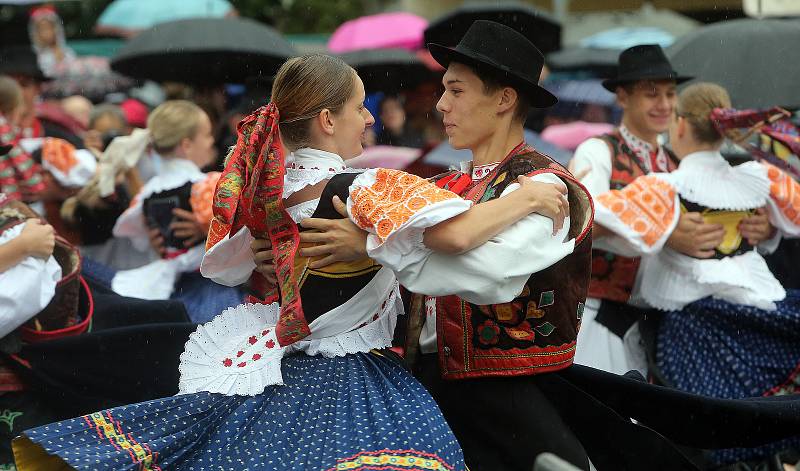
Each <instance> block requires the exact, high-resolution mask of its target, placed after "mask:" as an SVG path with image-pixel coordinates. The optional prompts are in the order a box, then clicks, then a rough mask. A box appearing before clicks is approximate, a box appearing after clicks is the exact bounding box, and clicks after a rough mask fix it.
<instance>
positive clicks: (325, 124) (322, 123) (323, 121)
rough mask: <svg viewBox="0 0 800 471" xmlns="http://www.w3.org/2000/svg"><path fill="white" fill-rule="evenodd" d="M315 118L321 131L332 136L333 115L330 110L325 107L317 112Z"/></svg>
mask: <svg viewBox="0 0 800 471" xmlns="http://www.w3.org/2000/svg"><path fill="white" fill-rule="evenodd" d="M316 119H317V122H318V123H319V127H320V129H321V130H322V132H323V133H325V134H327V135H329V136H332V135H333V128H334V116H333V113H331V110H329V109H328V108H325V109H324V110H322V111H320V112H319V114H318V115H317V118H316Z"/></svg>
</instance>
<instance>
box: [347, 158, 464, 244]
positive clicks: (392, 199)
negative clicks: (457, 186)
mask: <svg viewBox="0 0 800 471" xmlns="http://www.w3.org/2000/svg"><path fill="white" fill-rule="evenodd" d="M373 178H374V180H373ZM447 201H453V202H456V201H463V200H462V199H461V197H459V196H458V195H457V194H455V193H453V192H451V191H448V190H444V189H442V188H439V187H437V186H436V185H434V184H433V183H431V182H429V181H427V180H425V179H423V178H420V177H418V176H416V175H411V174H409V173H405V172H402V171H400V170H391V169H383V168H380V169H376V170H369V171H367V172H365V173H364V174H363V175H362V177H359V179H358V180H357V181H356V182H354V185H353V186H352V187H351V189H350V198H349V204H348V209H349V212H350V215H351V217H352V219H353V222H355V223H356V224H357V225H358V226H359V227H361V228H362V229H364V230H366V231H369V232H371V233H373V234H375V235H377V237H378V238H379V240H380V242H381V243H383V242H385V241H386V239H387V238H388V237H389V236H390V235H391V234H393V233H394V232H395V231H397V230H398V229H400V228H401V227H402V226H403V225H405V224H406V223H407V222H409V221H410V220H411V219H412V218H414V217H415V216H418V215H420V214H421V213H422V212H425V211H430V210H432V208H433V207H434V206H435V205H437V203H443V202H447ZM439 206H441V205H439ZM448 206H449V205H448ZM459 206H461V207H464V208H468V207H469V205H468V204H466V203H464V204H460V205H459ZM458 212H461V211H458ZM454 215H455V214H448V217H452V216H454ZM445 219H447V218H445ZM440 221H441V219H438V218H437V219H436V220H431V224H429V226H430V225H433V224H435V223H437V222H440Z"/></svg>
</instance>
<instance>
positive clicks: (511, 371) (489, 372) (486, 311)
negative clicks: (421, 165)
mask: <svg viewBox="0 0 800 471" xmlns="http://www.w3.org/2000/svg"><path fill="white" fill-rule="evenodd" d="M540 173H552V174H555V175H557V176H559V177H561V179H563V180H564V181H565V182H566V183H567V185H568V187H569V203H570V218H571V227H570V230H569V235H570V237H574V238H575V239H576V241H575V250H574V251H573V253H572V254H570V255H568V256H566V257H564V258H563V259H561V260H560V261H558V262H557V263H556V264H554V265H553V266H551V267H549V268H547V269H545V270H543V271H540V272H538V273H534V274H532V275H531V277H530V278H529V280H528V282H527V283H526V284H525V286H524V288H523V290H522V293H520V295H519V296H518V297H517V298H515V299H513V300H512V301H511V302H509V303H504V304H494V305H487V306H478V305H475V304H472V303H468V302H466V301H464V300H462V299H461V298H459V297H457V296H443V297H439V298H436V335H437V341H438V351H439V362H440V367H441V372H442V375H443V377H444V378H446V379H461V378H474V377H484V376H518V375H531V374H536V373H543V372H547V371H555V370H560V369H562V368H566V367H568V366H569V365H571V364H572V359H573V357H574V356H575V341H576V339H577V335H578V328H579V325H580V320H581V316H582V314H583V305H584V302H585V301H586V290H587V287H588V284H589V264H590V257H591V252H590V251H591V246H592V240H591V239H592V238H591V231H590V228H591V223H592V219H593V208H592V201H591V198H590V196H589V193H588V192H587V191H586V189H585V188H584V187H583V186H582V185H581V184H580V183H578V182H577V181H576V180H575V179H574V178H573V177H572V175H571V174H570V173H569V172H568V171H567V170H566V169H565V168H564V167H562V166H561V165H559V164H558V163H556V162H555V161H553V160H552V159H550V158H549V157H547V156H544V155H542V154H539V153H538V152H535V151H532V150H531V149H530V148H523V149H522V153H518V154H513V153H512V155H511V156H509V157H507V158H506V159H505V160H504V161H503V162H502V163H501V164H500V165H499V166H498V167H497V168H496V169H495V170H493V171H492V172H491V173H490V174H489V175H488V176H487V177H486V178H483V179H481V180H479V181H477V182H475V183H474V184H473V185H471V187H468V188H466V189H465V190H463V191H462V192H461V195H462V196H464V197H465V198H469V199H471V200H473V201H475V202H476V203H480V202H484V201H487V200H490V199H494V198H497V197H499V196H500V195H501V194H502V193H503V190H505V188H506V187H507V186H508V185H509V184H511V183H514V182H515V181H516V178H517V177H518V176H519V175H528V176H533V175H536V174H540ZM447 176H448V175H443V176H441V177H440V178H447Z"/></svg>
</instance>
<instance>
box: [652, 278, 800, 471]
mask: <svg viewBox="0 0 800 471" xmlns="http://www.w3.org/2000/svg"><path fill="white" fill-rule="evenodd" d="M776 304H777V306H778V309H777V310H776V311H764V310H761V309H758V308H754V307H749V306H742V305H738V304H731V303H728V302H725V301H720V300H716V299H712V298H705V299H702V300H700V301H697V302H694V303H692V304H689V305H688V306H686V307H684V309H683V310H681V311H674V312H668V313H666V314H665V315H664V317H663V319H662V321H661V326H660V328H659V331H658V350H657V357H656V361H657V364H658V367H659V369H660V370H661V373H662V375H663V376H664V378H665V379H667V380H668V381H669V382H670V383H671V384H672V385H673V386H674V387H676V388H678V389H681V390H683V391H688V392H692V393H695V394H702V395H705V396H711V397H719V398H725V399H741V398H746V397H758V396H769V395H782V394H797V393H800V341H798V335H799V334H798V333H800V291H797V290H787V295H786V299H784V300H783V301H780V302H778V303H776ZM743 432H746V431H743ZM791 447H800V438H796V439H790V440H784V441H781V442H778V443H774V444H770V445H766V446H764V447H759V448H749V449H733V450H719V451H715V452H713V453H712V459H713V461H714V462H715V463H716V464H724V463H732V462H736V461H744V460H753V459H759V458H761V457H764V456H767V455H769V454H772V453H775V452H778V451H782V450H785V449H788V448H791Z"/></svg>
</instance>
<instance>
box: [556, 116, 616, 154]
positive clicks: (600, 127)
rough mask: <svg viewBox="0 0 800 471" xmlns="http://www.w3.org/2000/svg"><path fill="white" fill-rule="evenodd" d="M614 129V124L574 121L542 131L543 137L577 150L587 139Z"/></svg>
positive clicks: (558, 144) (565, 147)
mask: <svg viewBox="0 0 800 471" xmlns="http://www.w3.org/2000/svg"><path fill="white" fill-rule="evenodd" d="M612 129H614V126H613V125H611V124H608V123H587V122H585V121H573V122H571V123H566V124H553V125H551V126H547V127H546V128H544V131H542V139H544V140H545V141H547V142H549V143H551V144H555V145H557V146H559V147H562V148H564V149H569V150H575V148H577V147H578V146H579V145H580V143H581V142H583V141H585V140H586V139H589V138H590V137H596V136H599V135H601V134H605V133H608V132H611V130H612Z"/></svg>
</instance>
